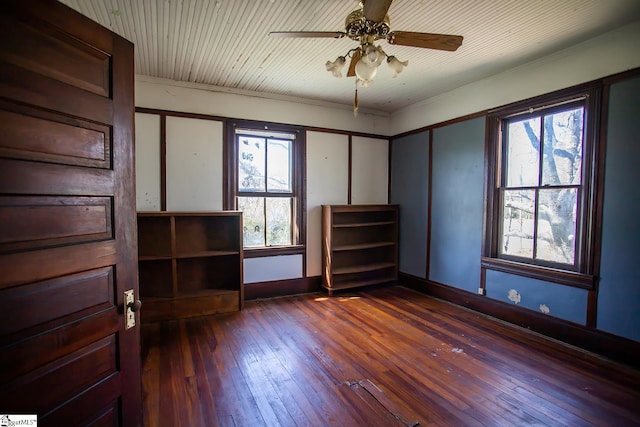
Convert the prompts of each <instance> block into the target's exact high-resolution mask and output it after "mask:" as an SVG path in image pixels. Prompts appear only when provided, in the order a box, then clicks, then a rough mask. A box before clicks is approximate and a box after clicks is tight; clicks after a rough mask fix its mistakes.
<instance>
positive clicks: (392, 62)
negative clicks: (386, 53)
mask: <svg viewBox="0 0 640 427" xmlns="http://www.w3.org/2000/svg"><path fill="white" fill-rule="evenodd" d="M387 64H388V65H389V68H391V70H392V71H393V76H392V77H397V76H398V74H400V73H401V72H402V70H404V67H406V66H407V65H409V61H399V60H398V58H396V57H395V56H393V55H392V56H390V57H388V58H387Z"/></svg>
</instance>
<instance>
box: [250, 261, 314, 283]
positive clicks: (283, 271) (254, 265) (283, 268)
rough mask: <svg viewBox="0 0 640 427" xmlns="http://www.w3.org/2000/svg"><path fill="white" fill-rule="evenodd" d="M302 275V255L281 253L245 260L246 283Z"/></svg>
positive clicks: (296, 277) (293, 277) (294, 277)
mask: <svg viewBox="0 0 640 427" xmlns="http://www.w3.org/2000/svg"><path fill="white" fill-rule="evenodd" d="M300 277H302V255H281V256H274V257H264V258H246V259H245V260H244V283H256V282H269V281H272V280H286V279H298V278H300Z"/></svg>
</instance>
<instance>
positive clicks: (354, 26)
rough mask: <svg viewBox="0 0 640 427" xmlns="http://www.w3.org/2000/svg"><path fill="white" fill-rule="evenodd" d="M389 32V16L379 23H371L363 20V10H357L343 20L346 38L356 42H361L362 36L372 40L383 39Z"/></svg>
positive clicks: (365, 19)
mask: <svg viewBox="0 0 640 427" xmlns="http://www.w3.org/2000/svg"><path fill="white" fill-rule="evenodd" d="M389 31H390V23H389V15H386V16H385V17H384V19H383V20H382V21H381V22H373V21H369V20H368V19H367V18H365V16H364V11H363V9H357V10H354V11H353V12H351V13H350V14H349V15H348V16H347V19H346V20H345V32H346V33H347V36H348V37H349V38H351V39H353V40H356V41H361V40H362V36H369V37H372V38H373V40H379V39H384V38H386V37H387V35H388V34H389Z"/></svg>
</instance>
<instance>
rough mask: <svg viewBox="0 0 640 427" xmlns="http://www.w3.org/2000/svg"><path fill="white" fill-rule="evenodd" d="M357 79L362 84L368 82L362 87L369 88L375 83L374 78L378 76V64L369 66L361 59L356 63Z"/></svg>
mask: <svg viewBox="0 0 640 427" xmlns="http://www.w3.org/2000/svg"><path fill="white" fill-rule="evenodd" d="M355 71H356V77H358V80H360V81H362V82H368V83H367V84H366V85H365V84H362V86H369V84H370V83H371V82H372V81H373V78H374V77H375V76H376V73H377V72H378V67H377V66H376V64H369V63H367V62H366V61H363V60H362V59H360V60H359V61H358V62H357V63H356V69H355Z"/></svg>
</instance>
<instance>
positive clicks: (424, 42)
mask: <svg viewBox="0 0 640 427" xmlns="http://www.w3.org/2000/svg"><path fill="white" fill-rule="evenodd" d="M387 41H388V42H389V43H391V44H398V45H401V46H413V47H423V48H427V49H438V50H448V51H449V52H453V51H455V50H456V49H458V48H459V47H460V45H461V44H462V36H452V35H449V34H431V33H414V32H412V31H393V32H391V33H389V35H388V36H387Z"/></svg>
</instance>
